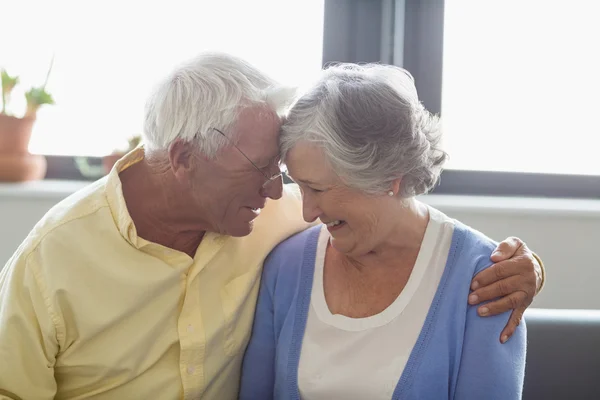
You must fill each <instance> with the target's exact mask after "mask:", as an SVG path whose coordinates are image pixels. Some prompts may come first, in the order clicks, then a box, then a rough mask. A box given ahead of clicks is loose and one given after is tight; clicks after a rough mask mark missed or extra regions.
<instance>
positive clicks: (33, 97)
mask: <svg viewBox="0 0 600 400" xmlns="http://www.w3.org/2000/svg"><path fill="white" fill-rule="evenodd" d="M25 98H26V99H27V105H35V106H41V105H43V104H54V99H53V98H52V95H51V94H50V93H48V92H46V91H45V90H44V89H43V88H41V87H39V88H31V89H30V90H29V91H28V92H27V93H25Z"/></svg>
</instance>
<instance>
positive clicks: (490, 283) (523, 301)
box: [469, 237, 542, 343]
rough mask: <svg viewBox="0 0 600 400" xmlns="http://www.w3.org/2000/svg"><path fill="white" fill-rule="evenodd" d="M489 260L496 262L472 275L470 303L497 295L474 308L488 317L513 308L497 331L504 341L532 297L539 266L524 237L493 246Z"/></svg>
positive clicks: (537, 286)
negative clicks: (503, 325)
mask: <svg viewBox="0 0 600 400" xmlns="http://www.w3.org/2000/svg"><path fill="white" fill-rule="evenodd" d="M491 260H492V261H493V262H494V263H495V264H494V265H492V266H491V267H490V268H487V269H485V270H484V271H481V272H480V273H478V274H477V275H475V277H474V278H473V281H472V282H471V289H472V290H473V292H472V293H471V294H470V295H469V304H471V305H476V304H479V303H481V302H484V301H488V300H492V299H497V300H495V301H493V302H490V303H487V304H485V305H483V306H481V307H479V309H478V310H477V311H478V313H479V315H480V316H482V317H487V316H491V315H497V314H501V313H503V312H506V311H508V310H513V311H512V314H511V315H510V319H509V320H508V323H507V324H506V326H505V327H504V330H503V331H502V333H501V334H500V342H502V343H506V341H507V340H508V339H510V337H511V336H512V335H513V333H514V332H515V329H516V328H517V326H518V325H519V323H520V322H521V319H522V318H523V313H524V312H525V309H526V308H527V307H529V305H530V304H531V302H532V301H533V297H534V296H535V295H536V294H537V293H538V291H539V289H540V288H541V284H542V267H541V265H540V263H539V262H538V260H537V259H536V258H535V257H534V256H533V253H532V252H531V251H530V250H529V248H527V245H526V244H525V243H523V241H522V240H521V239H519V238H516V237H509V238H507V239H505V240H504V241H503V242H502V243H500V244H499V245H498V247H496V249H495V250H494V252H493V253H492V257H491Z"/></svg>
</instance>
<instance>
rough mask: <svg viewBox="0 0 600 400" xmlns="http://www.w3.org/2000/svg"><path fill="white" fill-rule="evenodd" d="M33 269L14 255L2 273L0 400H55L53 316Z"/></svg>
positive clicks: (24, 258)
mask: <svg viewBox="0 0 600 400" xmlns="http://www.w3.org/2000/svg"><path fill="white" fill-rule="evenodd" d="M41 287H43V286H41V285H40V279H39V276H38V275H37V273H36V269H35V266H33V265H30V264H28V262H27V257H26V256H24V255H23V254H22V253H19V252H17V253H16V254H15V255H14V256H13V257H12V258H11V259H10V260H9V261H8V263H7V264H6V266H5V267H4V268H3V269H2V270H1V271H0V360H2V362H0V400H6V399H11V400H16V399H23V400H25V399H27V400H45V399H53V398H54V396H55V395H56V390H57V385H56V381H55V379H54V363H55V360H56V354H57V353H58V341H57V334H56V329H55V326H56V325H55V321H56V318H55V316H53V315H52V313H50V312H49V308H48V298H47V297H46V296H45V295H44V293H43V291H42V290H41V289H40V288H41Z"/></svg>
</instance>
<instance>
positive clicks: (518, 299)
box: [477, 291, 531, 317]
mask: <svg viewBox="0 0 600 400" xmlns="http://www.w3.org/2000/svg"><path fill="white" fill-rule="evenodd" d="M529 298H530V296H529V295H528V294H527V293H525V292H523V291H518V292H515V293H512V294H509V295H508V296H504V297H502V298H500V299H498V300H496V301H492V302H490V303H487V304H484V305H482V306H481V307H479V308H478V309H477V313H478V314H479V315H480V316H482V317H490V316H492V315H498V314H502V313H505V312H507V311H510V310H516V309H517V308H521V307H527V306H528V305H529V304H531V301H530V300H529Z"/></svg>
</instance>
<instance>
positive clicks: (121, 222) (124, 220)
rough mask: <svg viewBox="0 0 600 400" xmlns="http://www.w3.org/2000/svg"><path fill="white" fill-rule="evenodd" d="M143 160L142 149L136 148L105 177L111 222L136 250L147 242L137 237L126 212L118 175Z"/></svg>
mask: <svg viewBox="0 0 600 400" xmlns="http://www.w3.org/2000/svg"><path fill="white" fill-rule="evenodd" d="M143 159H144V148H143V147H138V148H136V149H134V150H132V151H131V152H129V153H127V154H126V155H125V156H123V157H122V158H121V159H120V160H119V161H117V162H116V163H115V165H114V167H113V168H112V169H111V171H110V172H109V174H108V176H107V181H106V188H105V192H106V198H107V200H108V206H109V207H110V212H111V213H112V216H113V220H114V221H115V224H116V225H117V228H118V229H119V232H120V233H121V235H122V236H123V237H124V238H125V240H127V241H128V242H129V243H131V244H132V245H133V246H135V247H136V248H140V247H141V246H143V245H145V244H147V242H146V241H145V240H144V239H142V238H140V237H138V235H137V231H136V229H135V225H134V224H133V220H132V219H131V216H130V215H129V211H128V210H127V204H126V203H125V197H124V196H123V186H122V183H121V178H120V177H119V174H120V173H121V172H122V171H124V170H126V169H127V168H129V167H130V166H132V165H133V164H136V163H138V162H140V161H141V160H143Z"/></svg>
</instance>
